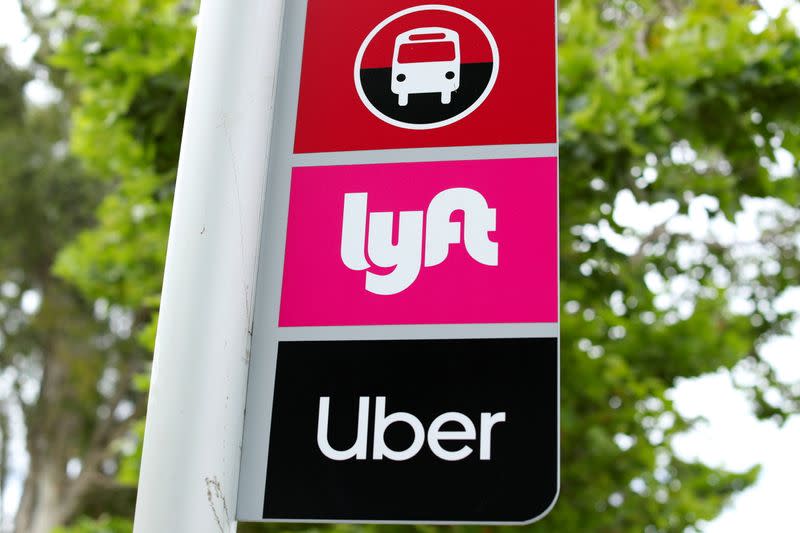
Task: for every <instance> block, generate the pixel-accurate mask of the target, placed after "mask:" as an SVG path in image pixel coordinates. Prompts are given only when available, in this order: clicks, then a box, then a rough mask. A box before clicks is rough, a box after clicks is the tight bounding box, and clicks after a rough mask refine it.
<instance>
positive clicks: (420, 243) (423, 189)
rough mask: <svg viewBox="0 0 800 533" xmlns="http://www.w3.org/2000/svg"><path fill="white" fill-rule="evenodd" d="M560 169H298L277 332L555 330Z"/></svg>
mask: <svg viewBox="0 0 800 533" xmlns="http://www.w3.org/2000/svg"><path fill="white" fill-rule="evenodd" d="M557 165H558V162H557V159H556V158H536V159H502V160H483V161H452V162H436V163H397V164H380V165H352V166H330V167H308V168H306V167H301V168H295V169H294V170H293V172H292V185H291V196H290V201H289V226H288V231H287V240H286V256H285V262H284V274H283V294H282V297H281V310H280V320H279V325H280V326H282V327H295V326H349V325H389V324H494V323H535V322H551V323H552V322H557V320H558V294H557V290H558V289H557V287H558V281H557V280H558V242H557V239H558V231H557V212H556V209H557V205H558V200H557Z"/></svg>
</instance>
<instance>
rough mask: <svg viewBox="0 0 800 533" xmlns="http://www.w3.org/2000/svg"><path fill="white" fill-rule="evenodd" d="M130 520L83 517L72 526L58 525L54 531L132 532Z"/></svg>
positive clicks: (76, 532)
mask: <svg viewBox="0 0 800 533" xmlns="http://www.w3.org/2000/svg"><path fill="white" fill-rule="evenodd" d="M132 531H133V527H132V526H131V522H130V520H126V519H124V518H112V517H103V518H100V519H98V520H89V519H82V520H79V521H78V523H77V524H75V525H73V526H71V527H58V528H56V529H55V530H53V533H131V532H132Z"/></svg>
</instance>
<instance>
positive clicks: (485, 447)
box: [317, 396, 506, 461]
mask: <svg viewBox="0 0 800 533" xmlns="http://www.w3.org/2000/svg"><path fill="white" fill-rule="evenodd" d="M329 415H330V398H329V397H328V396H323V397H321V398H320V399H319V418H318V421H317V445H318V446H319V449H320V451H321V452H322V453H323V454H324V455H325V457H327V458H328V459H332V460H334V461H347V460H350V459H354V458H355V459H356V460H359V461H361V460H365V459H367V437H368V434H369V419H370V399H369V398H368V397H363V396H362V397H361V398H359V400H358V429H357V430H356V439H355V443H354V444H353V445H352V446H351V447H350V448H348V449H347V450H336V449H334V448H333V447H332V446H331V445H330V443H329V442H328V425H329V418H330V416H329ZM505 421H506V413H504V412H503V413H494V414H493V413H481V414H480V436H478V434H477V432H476V429H475V424H474V423H473V422H472V420H470V419H469V417H467V415H465V414H463V413H458V412H453V411H450V412H447V413H444V414H441V415H439V416H438V417H436V418H435V419H434V420H433V422H431V425H430V427H429V428H428V430H427V432H426V431H425V427H424V426H423V425H422V422H420V420H419V418H417V417H416V416H414V415H412V414H411V413H404V412H397V413H391V414H388V415H387V414H386V397H385V396H378V397H377V398H375V420H374V424H375V425H374V428H373V442H372V459H375V460H378V461H380V460H382V459H384V458H386V459H390V460H392V461H407V460H409V459H411V458H413V457H415V456H416V455H417V454H418V453H419V452H420V450H421V449H422V447H423V445H424V444H425V441H426V435H427V442H428V447H429V448H430V450H431V452H433V454H434V455H435V456H436V457H438V458H439V459H442V460H444V461H461V460H463V459H466V458H467V457H469V456H470V455H471V454H472V452H473V451H474V449H473V448H472V447H471V446H469V445H467V444H464V445H463V446H462V447H461V448H459V449H458V450H454V451H451V450H448V449H445V448H444V446H442V441H474V440H476V439H478V440H479V442H480V459H481V461H489V460H491V458H492V429H493V428H494V426H495V425H497V424H499V423H501V422H505ZM392 424H405V425H407V426H408V427H409V428H411V431H412V432H413V434H414V437H413V439H412V441H411V444H409V445H408V447H407V448H406V449H405V450H395V449H392V448H390V447H389V446H388V445H387V444H386V440H385V435H386V431H387V429H389V426H391V425H392ZM445 424H451V425H453V424H457V425H458V428H451V429H442V428H443V427H444V426H445Z"/></svg>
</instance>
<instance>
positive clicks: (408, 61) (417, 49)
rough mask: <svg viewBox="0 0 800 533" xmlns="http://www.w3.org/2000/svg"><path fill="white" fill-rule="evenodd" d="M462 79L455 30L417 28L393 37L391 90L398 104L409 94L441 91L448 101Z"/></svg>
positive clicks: (444, 101)
mask: <svg viewBox="0 0 800 533" xmlns="http://www.w3.org/2000/svg"><path fill="white" fill-rule="evenodd" d="M460 83H461V48H460V43H459V37H458V33H457V32H455V31H453V30H448V29H446V28H436V27H431V28H417V29H414V30H410V31H407V32H404V33H401V34H400V35H398V36H397V39H395V44H394V57H393V59H392V92H393V93H394V94H396V95H397V97H398V104H399V105H400V106H407V105H408V95H409V94H425V93H441V96H442V104H449V103H450V100H451V98H452V93H453V91H455V90H457V89H458V87H459V85H460Z"/></svg>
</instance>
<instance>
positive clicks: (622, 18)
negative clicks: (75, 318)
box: [53, 0, 800, 533]
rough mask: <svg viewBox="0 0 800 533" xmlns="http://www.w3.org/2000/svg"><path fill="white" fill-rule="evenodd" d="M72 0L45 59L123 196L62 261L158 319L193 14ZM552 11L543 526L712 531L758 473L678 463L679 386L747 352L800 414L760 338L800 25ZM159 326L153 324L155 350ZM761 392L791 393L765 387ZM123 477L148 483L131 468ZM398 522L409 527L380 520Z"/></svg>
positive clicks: (718, 10) (792, 279)
mask: <svg viewBox="0 0 800 533" xmlns="http://www.w3.org/2000/svg"><path fill="white" fill-rule="evenodd" d="M60 3H61V5H62V8H63V9H65V10H69V11H72V12H74V13H76V14H78V15H80V16H81V17H83V20H85V21H91V23H86V24H82V25H81V26H80V28H78V29H76V30H75V31H74V32H73V33H71V35H70V37H69V38H68V39H67V40H66V41H65V43H64V44H63V45H62V47H61V48H60V50H59V51H58V53H57V55H56V57H55V58H54V59H53V62H54V64H55V65H58V66H59V67H61V68H64V69H66V70H67V71H68V72H69V76H70V80H71V82H72V84H73V85H74V87H75V88H77V89H79V90H80V104H79V105H78V106H77V107H76V110H75V116H74V123H75V127H74V129H73V132H72V140H73V148H74V150H75V152H76V153H77V154H78V155H79V156H80V157H81V159H82V160H83V161H84V162H85V163H86V164H87V165H89V166H90V167H91V168H92V169H93V170H94V171H95V172H96V173H98V174H99V175H102V176H105V177H106V178H107V180H108V182H109V183H113V184H114V191H113V193H111V194H110V195H108V196H107V197H106V198H105V200H104V201H103V203H102V205H101V206H100V208H99V210H98V212H97V217H98V224H97V226H96V227H95V228H94V229H92V230H90V231H87V232H84V233H83V234H82V235H81V236H80V237H78V239H77V240H76V241H74V242H73V243H72V244H71V245H70V246H68V247H67V248H66V249H65V250H64V251H63V253H62V254H61V255H60V258H59V261H58V263H57V267H56V268H57V272H58V273H59V274H60V275H61V276H63V277H64V278H65V279H68V280H70V281H71V282H72V283H75V284H76V285H77V286H78V287H80V289H81V290H82V291H83V293H84V294H86V295H87V296H90V297H93V298H95V297H103V298H106V299H108V300H110V301H112V302H116V303H120V304H123V305H126V306H130V307H133V308H136V309H139V310H140V311H142V312H144V315H143V316H144V317H146V316H147V314H148V313H150V312H151V311H152V310H154V309H155V308H156V307H157V303H158V292H159V289H160V282H161V270H162V267H163V259H164V251H165V242H166V236H167V230H168V224H169V212H170V204H171V199H172V192H173V187H174V183H173V181H174V177H175V174H176V172H175V171H176V164H177V158H178V143H179V139H180V131H181V124H182V113H183V109H184V105H185V98H186V80H188V77H189V65H190V58H191V52H192V40H193V35H194V28H193V26H192V22H191V16H192V12H193V11H192V10H188V9H187V8H186V3H185V2H180V1H177V0H139V1H128V2H115V1H112V0H103V1H98V0H62V1H61V2H60ZM560 9H561V11H560V49H559V72H560V82H559V84H560V117H561V180H562V191H563V192H562V203H561V228H562V233H561V249H562V257H561V273H562V287H561V291H562V301H563V302H564V310H563V313H562V335H563V342H562V369H563V372H562V442H563V450H562V451H563V456H562V491H561V497H560V501H559V504H558V505H557V507H556V508H555V510H554V512H553V513H552V514H551V515H550V516H549V517H548V518H547V519H545V520H544V521H543V522H541V523H540V524H537V525H534V526H531V527H530V529H532V530H535V531H560V532H573V531H592V532H608V533H610V532H631V533H632V532H637V533H638V532H641V531H643V530H644V531H647V532H679V531H684V530H685V529H686V528H689V527H702V523H703V521H705V520H710V519H712V518H714V517H715V516H716V515H717V514H718V513H719V512H720V510H721V509H722V508H723V506H724V505H725V504H726V502H728V501H729V498H730V497H731V495H732V494H734V493H736V492H738V491H740V490H742V489H743V488H745V487H747V486H748V485H750V484H752V483H753V482H754V480H755V479H756V476H757V474H758V472H757V470H756V469H754V470H752V471H750V472H746V473H743V474H734V473H729V472H724V471H721V470H719V469H714V468H710V467H708V466H705V465H702V464H696V463H687V462H685V461H683V460H681V459H680V458H678V457H676V456H675V454H674V453H673V451H672V447H671V440H672V438H673V437H674V436H675V435H676V434H678V433H681V432H684V431H686V430H687V429H689V428H690V427H691V426H692V424H693V423H694V421H692V420H686V419H684V418H682V417H681V416H680V414H679V413H677V412H676V411H675V409H674V407H673V404H672V402H671V401H670V398H669V394H668V391H669V389H670V388H671V387H672V386H674V384H675V382H676V379H678V378H680V377H692V376H700V375H703V374H706V373H709V372H714V371H716V370H718V369H721V368H723V369H731V368H733V367H734V366H736V365H744V366H745V367H746V368H748V369H750V370H751V372H753V373H755V374H757V377H758V378H759V379H754V380H753V382H754V383H755V385H748V387H746V391H747V392H748V394H749V395H750V396H751V398H752V399H753V401H754V407H755V408H756V412H757V414H759V415H760V416H764V417H774V418H775V419H776V420H779V421H781V420H784V419H785V417H786V416H789V414H791V413H793V412H797V411H798V392H800V391H798V388H797V386H796V385H792V384H782V383H779V382H777V381H776V380H775V378H774V373H773V372H772V369H771V368H770V367H769V365H768V364H767V363H766V362H764V361H762V360H761V359H760V355H759V351H758V348H759V346H760V345H762V344H763V343H764V342H765V341H767V340H768V339H769V338H771V337H773V336H775V335H778V334H781V333H782V332H784V331H785V330H786V327H787V325H788V324H789V322H790V321H791V320H792V319H793V318H794V317H792V316H790V315H786V314H782V313H781V312H779V310H777V309H776V308H775V305H774V302H775V300H776V299H777V297H778V296H780V295H781V294H783V293H784V291H785V290H786V289H787V288H788V287H790V286H792V284H796V280H797V277H798V274H800V264H798V263H799V262H800V258H799V256H798V238H797V235H798V223H799V221H800V216H798V213H797V209H796V206H797V205H798V200H799V199H800V196H798V195H800V185H798V179H797V178H798V169H797V166H796V165H795V167H794V168H793V169H791V171H792V172H791V175H790V176H786V177H783V178H780V177H776V176H775V165H776V161H777V155H776V154H777V153H779V152H780V151H781V150H785V151H788V152H790V153H794V154H798V153H800V126H798V124H797V122H796V119H797V117H798V116H800V99H798V98H797V97H796V95H797V94H798V91H799V90H800V40H799V39H798V37H797V33H796V30H795V29H794V28H793V27H791V26H790V24H789V23H788V21H787V20H786V19H785V18H780V19H778V20H775V21H773V22H772V23H771V24H770V25H769V26H768V27H767V28H766V29H765V30H764V31H763V32H761V33H758V34H756V33H753V32H752V31H751V30H750V23H751V21H752V19H753V16H754V13H755V11H754V8H753V7H752V5H751V4H750V3H749V2H739V1H735V0H697V1H688V0H672V1H654V0H639V1H638V2H630V1H628V2H621V1H613V0H612V1H605V2H598V1H597V0H567V1H564V2H561V7H560ZM626 198H629V199H632V200H631V201H633V202H635V204H637V205H638V207H639V208H642V209H643V208H646V207H649V206H654V205H660V206H661V207H663V208H666V209H669V210H671V212H672V214H673V216H672V218H671V220H670V222H667V221H666V220H664V221H663V223H659V224H657V225H655V226H653V225H652V224H650V225H648V224H649V222H648V220H646V218H647V217H644V218H643V219H642V220H636V221H633V222H632V221H625V220H623V219H622V217H621V216H620V210H618V209H615V206H618V205H619V204H620V202H621V201H623V200H624V199H626ZM753 206H756V210H757V211H758V219H759V220H760V222H761V223H760V227H761V230H762V231H761V233H760V235H759V236H758V237H757V238H756V239H754V240H753V242H750V243H748V244H747V245H746V246H744V245H742V244H741V243H736V242H734V241H733V240H731V239H730V238H727V237H725V236H724V234H723V233H724V232H714V231H711V232H708V231H700V230H699V229H698V228H697V227H695V226H696V224H697V222H696V221H697V220H698V218H699V219H702V218H704V217H705V218H710V219H712V220H714V223H715V224H716V226H725V224H726V223H727V224H732V223H735V222H736V221H737V220H741V218H742V217H743V216H745V214H746V213H747V212H748V209H749V210H751V211H752V209H754V208H753ZM689 214H691V215H692V217H691V218H690V217H688V215H689ZM651 226H653V227H651ZM716 226H715V227H716ZM665 287H666V288H665ZM733 303H737V306H736V307H734V306H733V305H732V304H733ZM742 305H744V308H746V309H747V311H745V312H741V311H737V310H736V309H740V308H741V307H742ZM142 326H144V323H142ZM153 333H154V329H153V326H152V325H151V326H149V328H147V329H145V330H143V331H142V333H141V334H140V335H141V339H143V341H144V342H145V343H146V344H148V345H149V346H152V342H153V338H154V334H153ZM142 381H144V383H142V384H143V385H144V384H146V380H142ZM743 388H744V387H743ZM770 389H772V390H777V391H779V392H780V393H781V399H780V401H778V402H776V401H775V400H774V398H772V397H770V400H769V401H767V399H766V398H767V397H768V396H767V395H766V392H767V391H768V390H770ZM123 475H124V477H125V479H126V480H127V481H132V480H134V479H135V477H136V475H135V462H134V463H128V464H127V466H126V467H125V468H124V469H123ZM272 529H273V530H274V529H275V528H272ZM373 529H376V528H374V527H355V526H353V527H351V526H341V527H337V528H332V529H326V531H336V532H337V533H341V532H344V531H348V532H349V531H364V532H371V531H372V530H373ZM394 529H398V530H399V529H402V530H404V531H405V530H409V529H412V528H399V527H382V528H381V530H383V531H389V530H394ZM416 529H417V530H420V531H433V530H438V529H439V528H416ZM454 529H458V530H467V529H469V530H470V531H474V529H471V528H454ZM263 530H264V527H263V526H253V525H244V526H241V527H240V531H263ZM80 531H83V530H80ZM92 531H97V530H92ZM309 531H313V530H309Z"/></svg>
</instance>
